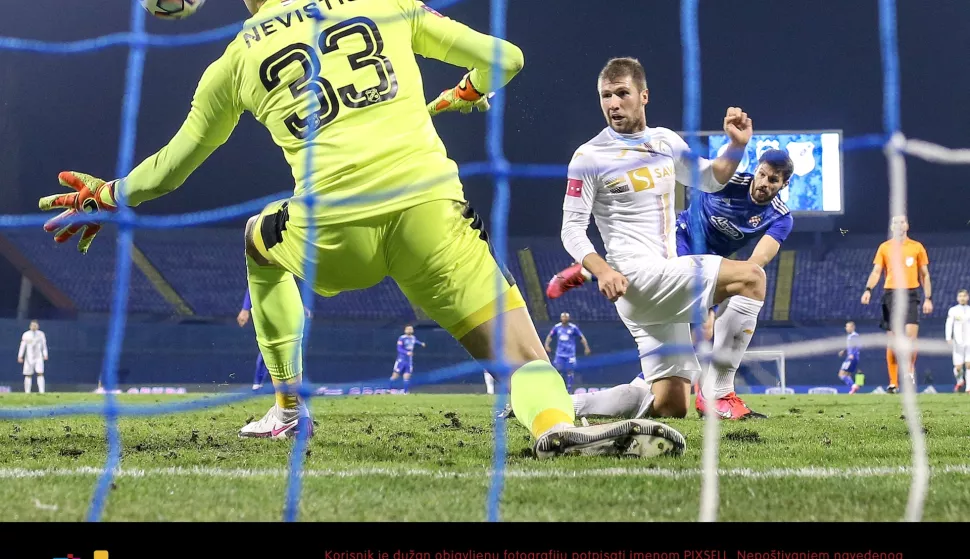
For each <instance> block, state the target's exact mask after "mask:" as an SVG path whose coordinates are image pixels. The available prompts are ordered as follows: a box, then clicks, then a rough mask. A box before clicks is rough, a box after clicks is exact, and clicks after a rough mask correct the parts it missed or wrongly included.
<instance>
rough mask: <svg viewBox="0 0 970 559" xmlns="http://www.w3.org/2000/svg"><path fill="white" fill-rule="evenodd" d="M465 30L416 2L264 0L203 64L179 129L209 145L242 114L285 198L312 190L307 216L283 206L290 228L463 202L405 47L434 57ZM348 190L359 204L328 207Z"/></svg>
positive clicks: (218, 141) (222, 138)
mask: <svg viewBox="0 0 970 559" xmlns="http://www.w3.org/2000/svg"><path fill="white" fill-rule="evenodd" d="M467 32H468V29H467V27H466V26H465V25H463V24H461V23H458V22H456V21H454V20H451V19H449V18H446V17H443V16H441V15H440V14H438V13H437V12H434V11H433V10H430V9H428V8H427V7H426V6H425V5H424V4H423V3H421V2H418V1H416V0H318V1H312V0H268V1H267V2H266V4H264V5H263V7H262V8H260V10H259V11H258V12H257V14H256V15H255V16H253V17H252V18H250V19H249V20H247V21H246V23H245V24H244V26H243V28H242V30H241V31H240V32H239V34H238V35H237V36H236V37H235V38H234V39H233V41H232V42H231V43H230V44H229V46H228V47H227V48H226V51H225V53H224V54H223V55H222V56H221V57H220V58H219V59H218V60H216V61H215V62H214V63H212V65H211V66H210V67H209V68H208V69H207V70H206V72H205V74H204V75H203V77H202V79H201V81H200V83H199V87H198V90H197V91H196V95H195V99H194V100H193V103H192V111H191V112H190V114H189V118H188V119H187V121H186V123H185V125H184V127H183V128H184V131H187V132H189V133H190V134H191V135H193V136H194V137H195V139H196V141H198V142H199V143H200V144H202V145H206V146H212V149H215V148H216V147H218V146H219V145H221V144H222V143H224V142H225V141H226V140H227V139H228V137H229V134H230V133H231V132H232V130H233V128H234V127H235V126H236V124H237V123H238V120H239V117H240V115H241V114H242V113H243V112H250V113H252V114H253V116H254V117H255V118H256V119H257V120H258V121H259V122H261V123H262V124H263V125H265V126H266V127H267V128H268V129H269V131H270V134H271V136H272V138H273V141H274V142H275V143H276V144H277V145H278V146H280V147H281V148H282V149H283V152H284V155H285V157H286V159H287V162H288V163H289V164H290V166H291V168H292V173H293V179H294V181H295V183H296V189H295V192H294V194H295V195H297V196H301V195H306V194H316V195H323V196H324V199H323V200H322V201H318V202H317V203H315V204H314V208H313V216H307V215H303V214H302V212H304V211H305V210H303V208H291V209H290V219H291V220H293V221H294V222H295V223H305V220H308V219H315V220H316V223H317V224H318V225H320V224H326V223H339V222H347V221H352V220H358V219H363V218H367V217H371V216H373V215H377V214H383V213H388V212H391V211H395V210H397V209H400V208H398V206H401V207H404V206H410V205H414V203H415V200H416V199H421V198H423V197H428V198H429V199H430V198H437V199H440V198H442V197H453V198H456V199H463V195H462V192H461V185H460V182H459V181H458V169H457V165H455V163H454V162H453V161H451V160H450V159H448V157H447V155H446V151H445V147H444V145H443V144H442V142H441V140H440V139H439V137H438V135H437V133H436V132H435V130H434V127H433V125H432V123H431V118H430V116H429V115H428V111H427V108H426V101H425V96H424V86H423V84H422V80H421V74H420V72H419V69H418V66H417V61H416V57H415V54H418V55H422V56H425V57H429V58H438V59H441V58H443V57H444V56H445V55H446V54H447V53H448V50H449V49H450V48H451V46H452V43H453V42H454V40H455V37H457V36H459V35H461V34H462V33H467ZM193 131H194V132H195V133H194V134H192V133H193ZM416 132H417V133H416ZM420 132H424V133H423V134H421V133H420ZM415 138H422V139H421V140H419V141H415ZM308 155H309V157H310V161H309V165H308V161H307V156H308ZM308 173H309V176H308ZM428 177H435V178H438V179H439V180H438V181H437V182H435V183H434V184H431V183H430V181H429V180H428ZM421 181H423V182H424V183H425V184H419V183H420V182H421ZM389 191H393V192H397V193H396V194H395V193H393V192H389ZM373 195H376V196H373ZM353 196H367V197H369V198H370V200H369V201H365V202H361V203H351V204H349V205H348V204H346V203H343V204H339V205H334V204H332V203H328V200H335V201H336V200H344V199H346V198H348V197H353ZM375 198H377V199H378V201H375V200H374V199H375Z"/></svg>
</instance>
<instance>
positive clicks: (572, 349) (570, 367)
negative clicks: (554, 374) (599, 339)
mask: <svg viewBox="0 0 970 559" xmlns="http://www.w3.org/2000/svg"><path fill="white" fill-rule="evenodd" d="M554 336H555V338H556V340H557V341H556V357H555V359H553V360H552V366H553V367H555V368H556V370H557V371H559V374H563V373H565V374H566V390H567V391H568V392H572V391H573V372H574V370H575V368H576V340H579V341H581V342H583V347H585V348H586V355H589V352H590V349H589V342H587V341H586V336H584V335H583V332H582V331H581V330H580V329H579V326H576V325H575V324H573V323H571V322H569V313H568V312H564V313H562V314H561V315H559V324H556V325H555V326H553V327H552V330H549V335H548V336H546V351H548V352H549V353H552V348H551V347H549V344H550V343H552V338H553V337H554Z"/></svg>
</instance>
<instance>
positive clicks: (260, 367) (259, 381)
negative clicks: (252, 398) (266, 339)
mask: <svg viewBox="0 0 970 559" xmlns="http://www.w3.org/2000/svg"><path fill="white" fill-rule="evenodd" d="M268 374H269V371H268V370H266V362H265V361H264V360H263V354H262V353H260V352H257V353H256V371H255V372H254V373H253V390H259V389H260V388H262V387H263V381H265V380H266V375H268Z"/></svg>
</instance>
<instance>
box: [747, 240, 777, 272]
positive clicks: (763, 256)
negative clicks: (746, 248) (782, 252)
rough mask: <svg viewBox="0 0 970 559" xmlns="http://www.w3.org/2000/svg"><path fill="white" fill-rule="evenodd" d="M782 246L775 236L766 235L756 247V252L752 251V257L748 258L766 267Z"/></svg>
mask: <svg viewBox="0 0 970 559" xmlns="http://www.w3.org/2000/svg"><path fill="white" fill-rule="evenodd" d="M780 248H781V244H780V243H779V242H778V241H776V240H775V238H774V237H770V236H768V235H765V236H764V237H761V240H760V241H758V244H757V246H755V247H754V252H752V253H751V258H748V261H749V262H754V263H755V264H757V265H758V266H761V267H762V268H764V267H765V266H767V265H768V263H769V262H771V260H772V259H773V258H774V257H775V256H776V255H777V254H778V250H779V249H780Z"/></svg>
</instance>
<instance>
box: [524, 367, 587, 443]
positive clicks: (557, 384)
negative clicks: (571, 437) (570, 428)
mask: <svg viewBox="0 0 970 559" xmlns="http://www.w3.org/2000/svg"><path fill="white" fill-rule="evenodd" d="M510 390H511V400H512V411H513V412H514V413H515V417H516V419H518V420H519V422H520V423H522V425H525V427H526V428H527V429H529V431H531V432H532V436H533V437H537V438H538V437H539V436H540V435H542V434H543V433H545V432H546V431H548V430H549V429H550V428H551V427H553V426H554V425H556V424H558V423H568V424H570V425H573V424H575V422H576V412H575V411H574V410H573V399H572V398H571V397H570V396H569V392H568V391H567V390H566V383H565V382H563V380H562V376H560V375H559V371H557V370H556V369H555V368H554V367H553V366H552V364H551V363H549V362H548V361H531V362H529V363H526V364H525V365H523V366H522V367H520V368H519V369H517V370H516V371H515V372H513V373H512V381H511V386H510Z"/></svg>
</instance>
